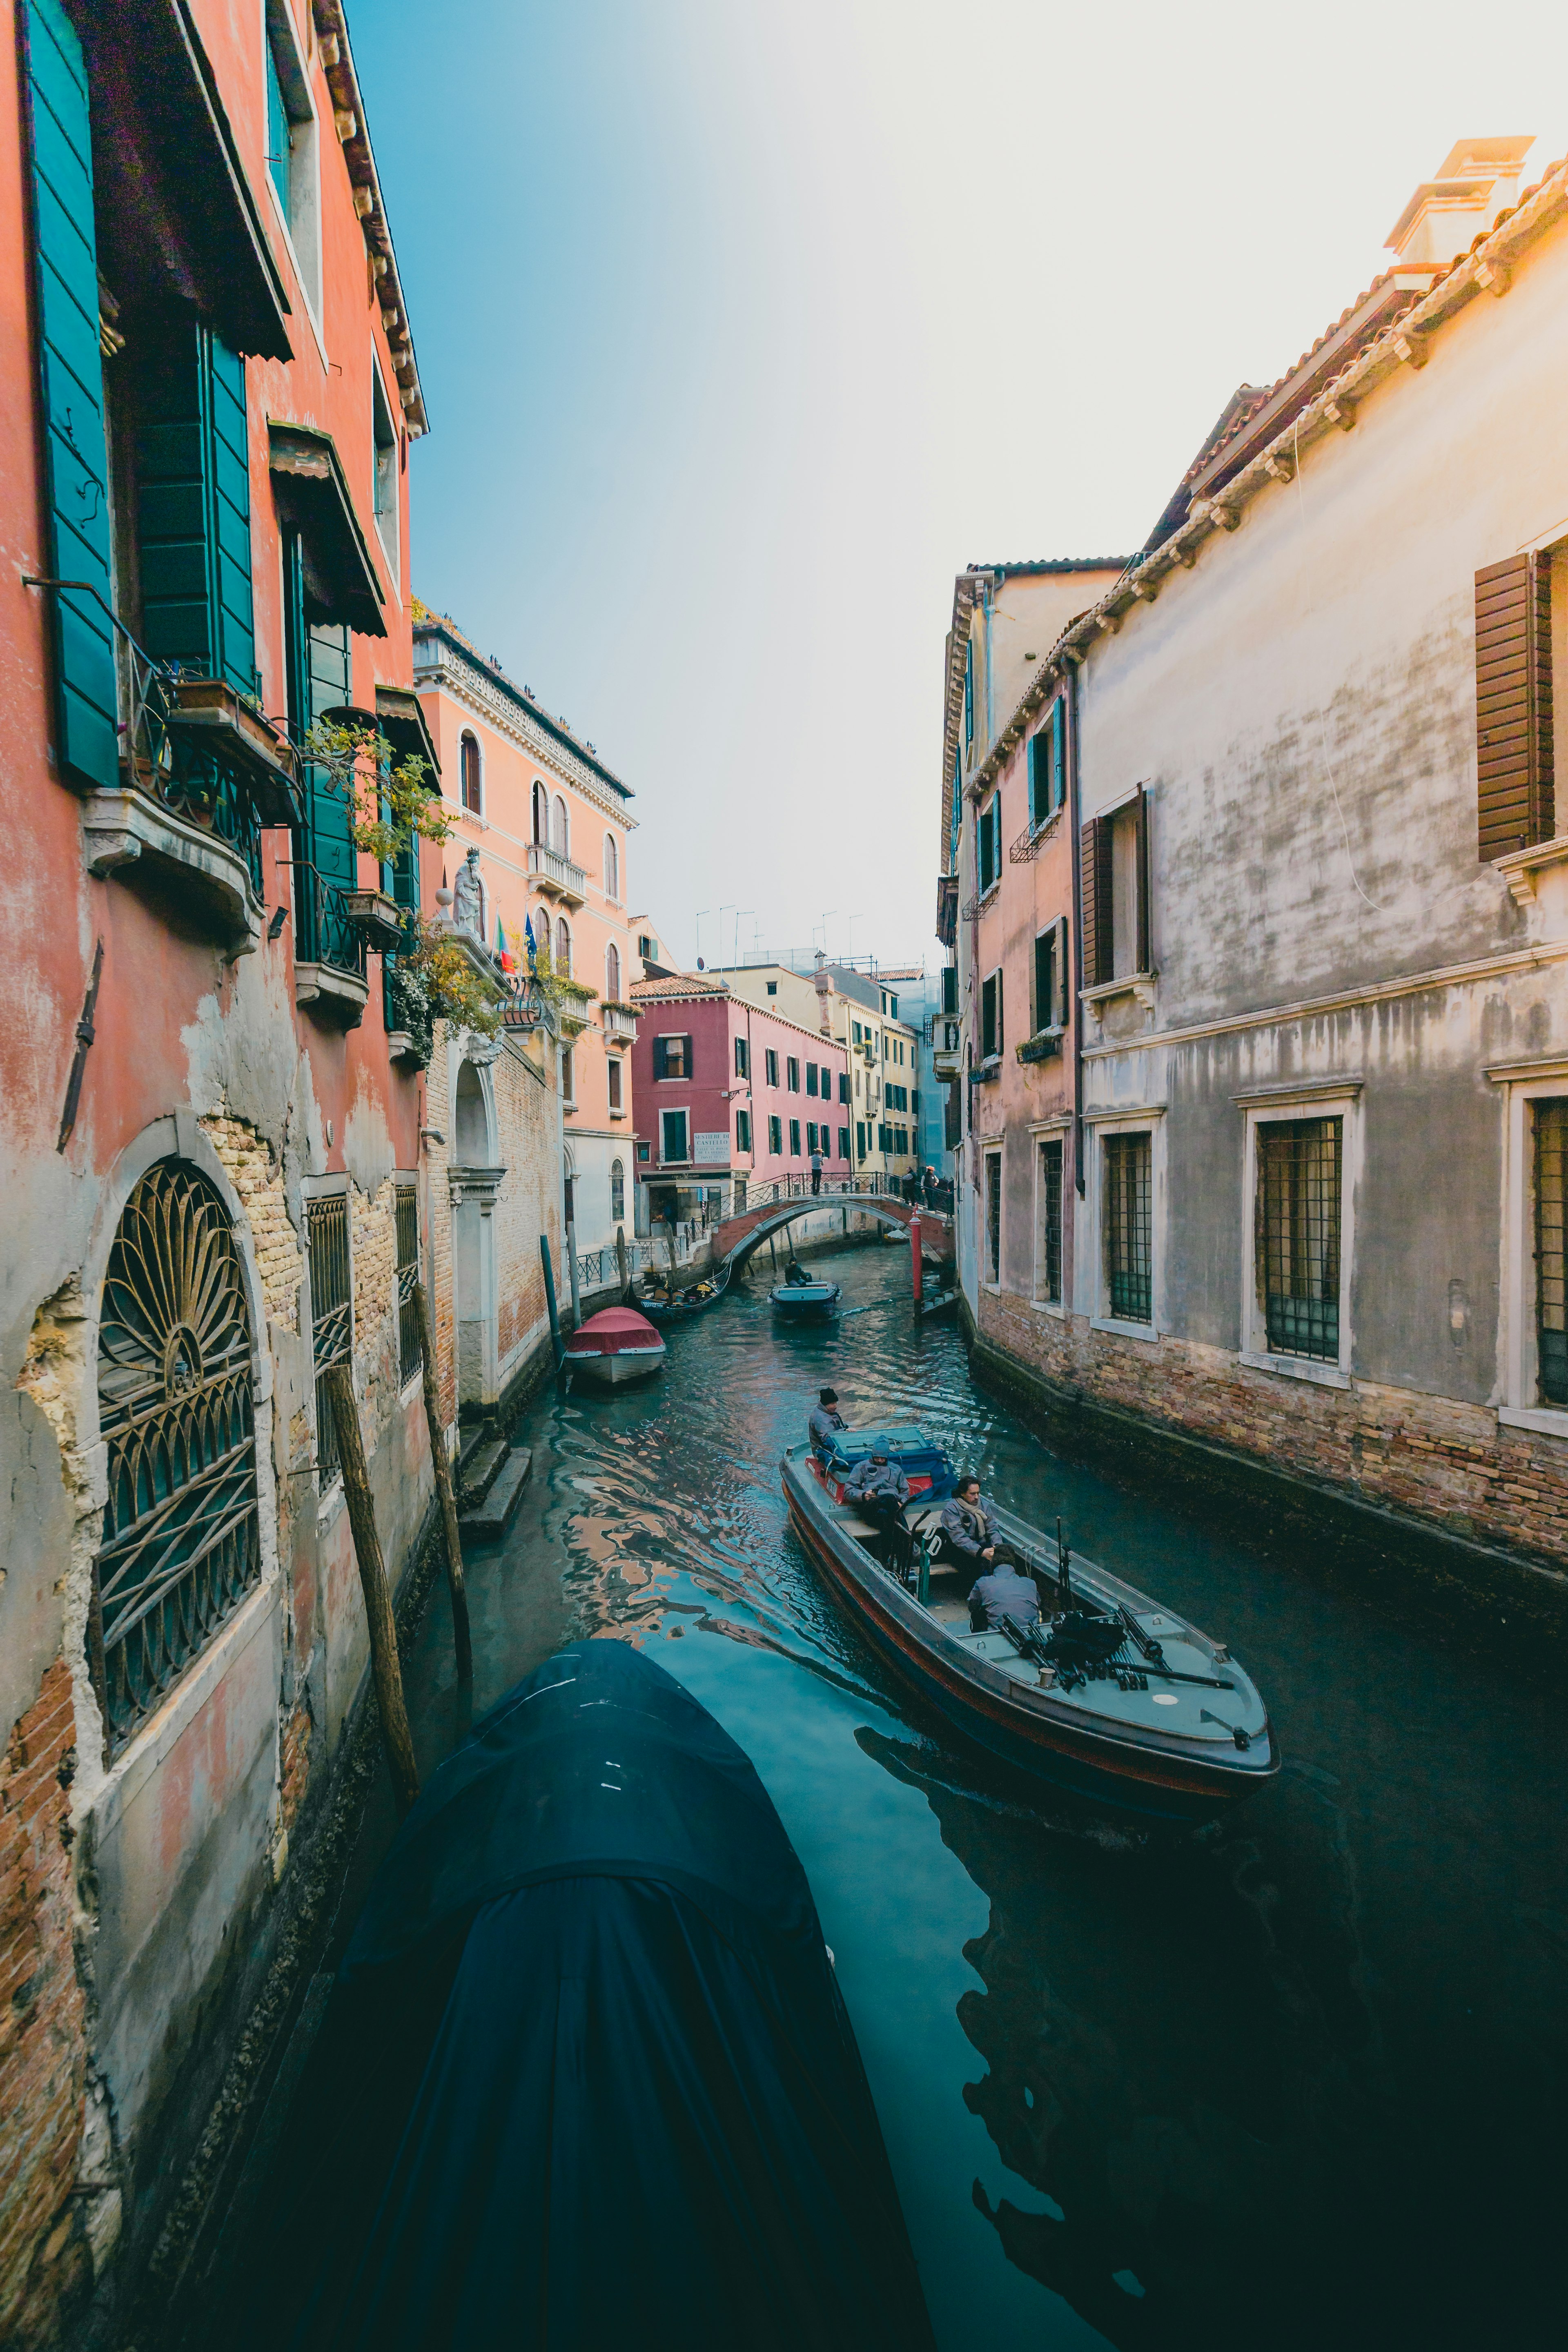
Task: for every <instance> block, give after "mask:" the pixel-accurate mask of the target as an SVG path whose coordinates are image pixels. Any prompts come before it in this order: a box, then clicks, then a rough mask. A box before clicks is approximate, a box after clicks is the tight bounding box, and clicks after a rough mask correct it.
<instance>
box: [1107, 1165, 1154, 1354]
mask: <svg viewBox="0 0 1568 2352" xmlns="http://www.w3.org/2000/svg"><path fill="white" fill-rule="evenodd" d="M1100 1158H1101V1171H1102V1181H1101V1207H1100V1227H1101V1233H1102V1236H1103V1249H1104V1260H1105V1305H1106V1312H1107V1314H1108V1315H1110V1317H1111V1318H1114V1319H1115V1320H1116V1321H1117V1322H1119V1323H1152V1322H1153V1319H1154V1181H1153V1138H1152V1135H1151V1134H1150V1133H1149V1132H1148V1130H1147V1129H1145V1130H1143V1131H1142V1133H1139V1132H1134V1133H1131V1134H1116V1135H1107V1136H1104V1137H1102V1139H1101V1142H1100Z"/></svg>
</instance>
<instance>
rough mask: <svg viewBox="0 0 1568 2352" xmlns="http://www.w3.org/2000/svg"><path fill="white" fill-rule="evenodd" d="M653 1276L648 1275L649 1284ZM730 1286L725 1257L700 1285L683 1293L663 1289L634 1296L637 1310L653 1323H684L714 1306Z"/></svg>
mask: <svg viewBox="0 0 1568 2352" xmlns="http://www.w3.org/2000/svg"><path fill="white" fill-rule="evenodd" d="M655 1279H656V1277H654V1276H649V1280H650V1281H653V1280H655ZM729 1287H730V1261H729V1259H728V1258H725V1259H724V1260H723V1261H722V1262H721V1264H720V1265H717V1266H716V1267H715V1268H714V1270H713V1272H712V1273H711V1274H710V1275H709V1276H705V1277H704V1279H703V1280H702V1281H701V1282H694V1283H692V1284H691V1285H690V1286H689V1288H688V1289H686V1290H670V1289H668V1288H663V1287H655V1288H652V1289H645V1290H642V1291H639V1292H638V1294H637V1311H638V1313H639V1314H642V1315H646V1316H647V1317H648V1318H649V1319H650V1320H651V1321H653V1322H655V1323H686V1322H689V1320H690V1319H691V1318H692V1317H693V1316H694V1315H701V1314H704V1313H705V1312H706V1311H707V1309H708V1308H709V1307H717V1305H718V1304H719V1301H720V1300H721V1298H722V1297H723V1296H724V1293H725V1292H726V1291H727V1290H728V1289H729Z"/></svg>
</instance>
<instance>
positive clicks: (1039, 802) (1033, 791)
mask: <svg viewBox="0 0 1568 2352" xmlns="http://www.w3.org/2000/svg"><path fill="white" fill-rule="evenodd" d="M1049 754H1050V736H1049V734H1048V732H1047V729H1046V728H1043V727H1042V728H1041V730H1040V731H1039V733H1038V734H1037V735H1031V736H1030V738H1029V747H1028V768H1029V830H1030V832H1031V833H1033V831H1034V829H1035V827H1036V826H1037V824H1042V823H1043V822H1044V820H1045V818H1046V815H1047V813H1048V811H1049V808H1050V805H1051V803H1050V798H1049V792H1050V784H1049V777H1050V766H1049Z"/></svg>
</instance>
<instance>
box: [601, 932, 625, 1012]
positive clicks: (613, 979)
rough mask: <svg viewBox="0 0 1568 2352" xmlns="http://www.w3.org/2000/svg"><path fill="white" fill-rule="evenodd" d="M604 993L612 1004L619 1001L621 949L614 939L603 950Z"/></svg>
mask: <svg viewBox="0 0 1568 2352" xmlns="http://www.w3.org/2000/svg"><path fill="white" fill-rule="evenodd" d="M605 996H606V997H607V998H608V1000H609V1002H610V1003H612V1004H618V1003H620V1001H621V951H620V950H619V948H618V947H617V946H616V943H615V941H614V940H611V941H610V944H609V946H608V947H607V948H606V949H605Z"/></svg>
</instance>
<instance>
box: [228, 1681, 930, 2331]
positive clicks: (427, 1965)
mask: <svg viewBox="0 0 1568 2352" xmlns="http://www.w3.org/2000/svg"><path fill="white" fill-rule="evenodd" d="M299 2079H300V2087H299V2089H298V2090H297V2091H295V2092H294V2094H293V2095H292V2099H291V2102H290V2104H289V2107H288V2111H287V2113H286V2116H285V2117H284V2119H283V2121H282V2123H281V2124H280V2126H279V2141H278V2149H277V2155H276V2158H275V2160H274V2161H273V2163H272V2166H271V2168H270V2178H271V2179H272V2180H273V2181H274V2182H275V2183H276V2184H277V2187H276V2189H275V2191H274V2193H273V2196H272V2198H271V2200H270V2202H269V2206H268V2205H263V2206H258V2208H257V2209H256V2211H255V2215H254V2221H253V2222H252V2224H251V2226H250V2229H249V2233H248V2239H247V2247H246V2249H245V2252H244V2253H243V2254H242V2257H241V2259H240V2261H239V2263H237V2271H236V2274H235V2277H234V2280H233V2284H232V2287H231V2290H230V2300H231V2303H232V2305H233V2315H232V2316H231V2320H230V2322H229V2323H226V2325H225V2326H224V2327H223V2330H222V2335H221V2339H220V2337H219V2336H217V2335H215V2336H214V2340H215V2341H217V2340H223V2341H225V2342H227V2343H229V2344H231V2345H237V2346H238V2347H243V2352H251V2347H255V2352H261V2347H263V2346H265V2347H268V2352H285V2347H291V2348H292V2352H329V2347H330V2348H331V2352H372V2348H373V2347H374V2352H427V2347H432V2346H437V2345H438V2346H440V2347H443V2352H493V2347H496V2346H498V2345H505V2346H509V2347H513V2346H515V2347H524V2352H625V2347H626V2346H628V2345H636V2346H637V2347H651V2352H720V2347H726V2352H727V2347H741V2346H744V2347H746V2352H798V2347H801V2346H803V2345H811V2346H818V2347H827V2352H934V2339H933V2336H932V2334H931V2323H930V2319H929V2317H928V2315H927V2313H926V2308H925V2304H924V2299H923V2295H922V2293H921V2284H920V2279H919V2275H918V2273H917V2271H916V2268H915V2263H914V2258H913V2255H912V2253H911V2251H910V2241H909V2235H908V2232H907V2230H906V2228H905V2225H904V2220H903V2215H902V2212H901V2210H900V2203H899V2198H898V2191H897V2189H896V2188H895V2186H894V2182H893V2177H892V2172H891V2168H890V2167H889V2161H888V2154H887V2149H886V2146H885V2144H884V2141H883V2138H882V2132H881V2126H880V2125H879V2121H878V2117H877V2112H876V2108H875V2106H874V2105H873V2103H872V2098H871V2093H870V2089H869V2086H868V2083H867V2079H866V2074H865V2070H864V2067H863V2066H862V2063H861V2061H860V2055H859V2052H858V2048H857V2045H856V2041H855V2034H854V2030H853V2028H852V2026H851V2024H850V2021H849V2016H848V2012H847V2010H846V2008H845V2005H844V2001H843V1999H842V1997H841V1995H840V1993H839V1990H838V1985H837V1977H836V1974H835V1970H834V1966H833V1957H832V1954H831V1953H830V1952H829V1951H828V1949H827V1948H826V1944H825V1943H824V1941H823V1934H822V1927H821V1924H820V1922H819V1920H818V1918H817V1915H816V1906H815V1904H814V1902H813V1900H812V1895H811V1889H810V1886H809V1885H808V1884H807V1881H806V1876H805V1871H804V1870H803V1869H802V1867H801V1864H800V1861H799V1859H798V1857H797V1856H796V1854H795V1851H794V1848H793V1847H792V1846H791V1844H790V1843H789V1840H788V1838H787V1836H786V1835H785V1833H784V1825H783V1823H782V1822H780V1820H779V1817H778V1814H777V1812H776V1811H774V1809H773V1804H772V1802H771V1801H770V1799H769V1797H768V1794H767V1791H766V1790H765V1789H764V1788H763V1784H762V1782H761V1780H759V1779H758V1777H757V1774H756V1772H755V1770H754V1769H752V1764H751V1762H750V1761H749V1759H748V1758H747V1757H746V1755H745V1754H744V1752H743V1751H742V1749H741V1748H739V1747H737V1746H736V1744H735V1742H734V1741H733V1740H732V1739H731V1738H730V1737H729V1736H728V1734H727V1733H726V1732H724V1731H722V1730H721V1728H720V1727H719V1725H718V1724H717V1723H716V1722H715V1721H714V1720H713V1717H711V1716H710V1714H708V1712H707V1711H706V1709H705V1708H704V1707H702V1706H700V1703H699V1702H698V1701H697V1700H696V1699H695V1698H694V1697H692V1696H691V1695H690V1693H689V1691H688V1690H687V1689H686V1688H685V1687H684V1685H682V1684H680V1683H679V1682H678V1681H676V1679H675V1678H674V1676H673V1675H668V1674H667V1673H665V1672H664V1670H663V1669H662V1668H661V1667H659V1666H658V1665H656V1664H653V1662H652V1661H651V1660H650V1659H649V1658H648V1657H647V1656H646V1655H645V1654H642V1653H641V1652H639V1651H637V1650H635V1649H633V1648H632V1647H631V1646H630V1645H629V1644H628V1643H624V1642H621V1641H616V1640H599V1641H588V1642H582V1643H577V1644H575V1645H574V1646H572V1647H570V1648H567V1649H565V1650H563V1651H561V1652H559V1653H558V1654H556V1655H555V1656H553V1657H552V1658H550V1659H547V1660H546V1662H545V1663H544V1664H542V1666H540V1667H539V1668H538V1669H537V1670H536V1671H535V1672H534V1673H533V1674H531V1675H530V1676H529V1677H528V1678H527V1680H526V1681H524V1682H521V1683H519V1684H518V1685H517V1686H516V1688H515V1689H513V1690H511V1691H510V1692H509V1693H508V1695H507V1696H506V1697H505V1698H503V1699H502V1700H501V1701H500V1704H499V1706H496V1707H494V1708H493V1709H492V1710H491V1711H490V1713H489V1715H488V1716H486V1717H485V1718H484V1720H483V1721H482V1722H480V1723H479V1725H477V1726H476V1727H475V1728H474V1729H473V1730H472V1731H471V1732H470V1733H469V1735H468V1738H466V1739H465V1740H464V1741H463V1742H462V1744H461V1745H460V1746H459V1747H458V1748H457V1749H456V1751H455V1752H454V1753H453V1754H452V1755H451V1756H450V1757H448V1758H447V1761H446V1762H445V1763H443V1764H442V1765H440V1766H439V1767H438V1768H437V1770H436V1771H435V1772H433V1773H432V1774H431V1775H430V1777H429V1779H428V1780H427V1781H426V1786H425V1789H424V1791H423V1793H422V1794H421V1796H420V1797H419V1799H418V1801H417V1802H416V1804H415V1806H414V1807H413V1810H412V1811H410V1813H409V1814H408V1817H407V1819H406V1820H405V1822H404V1823H403V1825H402V1827H401V1828H400V1830H399V1831H398V1832H397V1835H396V1837H395V1841H394V1843H393V1844H392V1847H391V1849H390V1851H389V1853H388V1854H387V1856H386V1859H385V1861H384V1863H383V1864H382V1866H381V1869H380V1871H379V1873H378V1874H377V1875H376V1878H375V1881H374V1885H372V1887H371V1890H370V1894H369V1895H368V1897H367V1899H366V1902H365V1906H364V1909H363V1913H362V1914H361V1916H360V1918H359V1920H358V1923H357V1925H356V1926H355V1927H354V1930H353V1937H352V1939H351V1940H350V1942H349V1944H348V1948H347V1950H346V1952H345V1953H344V1956H343V1958H342V1963H341V1965H340V1967H339V1969H338V1970H337V1973H336V1977H335V1979H334V1981H333V1982H332V1985H331V1992H330V1994H329V1995H328V1997H327V2000H326V2005H325V2011H324V2015H323V2019H322V2023H321V2031H320V2034H319V2036H318V2039H317V2041H316V2043H315V2046H314V2049H313V2050H312V2051H311V2053H310V2056H309V2058H308V2060H307V2062H306V2063H304V2065H303V2066H302V2068H300V2070H299ZM280 2248H287V2249H289V2250H290V2252H289V2259H288V2260H286V2261H280V2260H279V2249H280Z"/></svg>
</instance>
